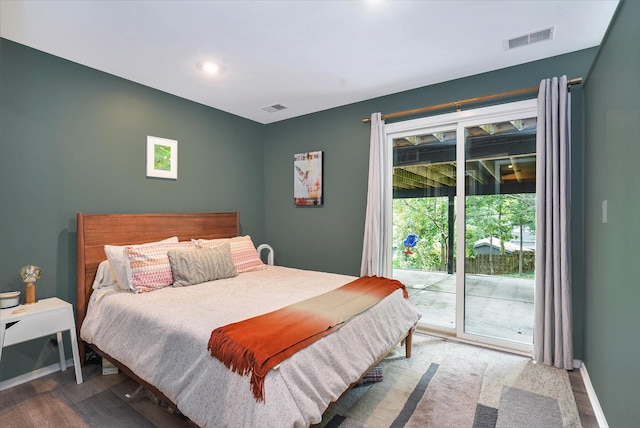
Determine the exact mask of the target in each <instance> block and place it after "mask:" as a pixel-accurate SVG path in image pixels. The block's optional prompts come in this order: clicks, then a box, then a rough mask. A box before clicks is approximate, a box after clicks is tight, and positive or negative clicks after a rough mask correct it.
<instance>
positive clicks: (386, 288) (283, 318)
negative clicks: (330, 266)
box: [207, 276, 409, 401]
mask: <svg viewBox="0 0 640 428" xmlns="http://www.w3.org/2000/svg"><path fill="white" fill-rule="evenodd" d="M398 289H401V290H403V294H404V297H405V298H409V295H408V293H407V289H406V288H405V286H404V285H403V284H402V283H401V282H400V281H397V280H394V279H389V278H382V277H377V276H364V277H361V278H358V279H356V280H354V281H352V282H350V283H348V284H346V285H343V286H342V287H340V288H337V289H335V290H332V291H329V292H328V293H325V294H321V295H319V296H316V297H312V298H311V299H308V300H304V301H302V302H298V303H294V304H292V305H290V306H286V307H284V308H281V309H278V310H276V311H273V312H270V313H267V314H264V315H259V316H257V317H254V318H249V319H246V320H243V321H239V322H236V323H233V324H228V325H226V326H223V327H220V328H217V329H215V330H213V332H212V333H211V338H210V339H209V346H208V348H207V349H208V350H209V351H210V352H211V356H213V357H215V358H217V359H219V360H220V361H221V362H222V363H224V365H225V366H227V367H228V368H229V369H231V370H232V371H234V372H235V373H238V374H240V375H242V376H245V375H247V374H250V375H251V379H250V382H251V389H252V391H253V395H254V396H255V398H256V400H258V401H264V378H265V376H266V375H267V372H268V371H269V370H270V369H272V368H273V367H274V366H276V365H277V364H279V363H281V362H282V361H284V360H286V359H287V358H289V357H290V356H291V355H293V354H294V353H296V352H297V351H299V350H300V349H303V348H305V347H306V346H309V345H310V344H311V343H313V342H315V341H316V340H318V339H320V338H321V337H324V336H326V335H327V334H329V333H331V332H332V331H334V330H336V329H338V328H339V327H340V326H341V325H343V324H344V323H346V322H347V321H349V320H350V319H351V318H353V317H354V316H356V315H358V314H360V313H362V312H364V311H366V310H367V309H369V308H370V307H372V306H374V305H375V304H376V303H378V302H379V301H380V300H382V299H384V298H385V297H386V296H388V295H389V294H391V293H393V292H394V291H395V290H398Z"/></svg>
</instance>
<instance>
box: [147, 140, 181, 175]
mask: <svg viewBox="0 0 640 428" xmlns="http://www.w3.org/2000/svg"><path fill="white" fill-rule="evenodd" d="M147 177H154V178H167V179H171V180H177V179H178V142H177V141H176V140H169V139H167V138H160V137H153V136H150V135H148V136H147Z"/></svg>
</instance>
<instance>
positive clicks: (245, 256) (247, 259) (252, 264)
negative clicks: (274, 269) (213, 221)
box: [197, 235, 267, 273]
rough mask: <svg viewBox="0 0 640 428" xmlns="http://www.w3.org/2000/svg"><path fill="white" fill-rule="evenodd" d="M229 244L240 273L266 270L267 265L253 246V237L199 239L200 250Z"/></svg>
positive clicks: (234, 262)
mask: <svg viewBox="0 0 640 428" xmlns="http://www.w3.org/2000/svg"><path fill="white" fill-rule="evenodd" d="M226 242H228V243H229V245H230V246H231V258H232V259H233V264H234V265H235V266H236V270H237V271H238V273H243V272H250V271H252V270H259V269H265V268H266V267H267V265H265V264H264V263H262V259H260V255H259V254H258V251H257V250H256V247H255V246H254V245H253V241H252V240H251V236H249V235H247V236H236V237H235V238H226V239H210V240H207V239H198V240H197V243H198V246H199V247H200V248H211V247H216V246H218V245H222V244H224V243H226Z"/></svg>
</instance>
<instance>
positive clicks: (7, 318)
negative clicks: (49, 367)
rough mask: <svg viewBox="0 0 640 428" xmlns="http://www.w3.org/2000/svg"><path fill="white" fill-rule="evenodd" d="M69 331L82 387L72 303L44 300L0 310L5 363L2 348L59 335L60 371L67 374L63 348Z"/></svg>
mask: <svg viewBox="0 0 640 428" xmlns="http://www.w3.org/2000/svg"><path fill="white" fill-rule="evenodd" d="M66 330H69V335H70V336H71V349H72V352H73V366H74V368H75V371H76V382H77V383H78V384H80V383H82V370H81V366H80V354H78V339H77V338H76V323H75V320H74V318H73V307H72V306H71V304H70V303H67V302H65V301H64V300H60V299H58V298H57V297H52V298H49V299H42V300H39V301H38V302H36V303H33V304H30V305H20V306H16V307H14V308H7V309H0V359H2V348H4V347H6V346H11V345H15V344H16V343H22V342H26V341H28V340H32V339H36V338H38V337H43V336H48V335H50V334H54V333H55V334H56V337H57V339H58V351H59V352H60V370H66V369H67V365H66V363H65V358H64V346H63V345H62V332H63V331H66Z"/></svg>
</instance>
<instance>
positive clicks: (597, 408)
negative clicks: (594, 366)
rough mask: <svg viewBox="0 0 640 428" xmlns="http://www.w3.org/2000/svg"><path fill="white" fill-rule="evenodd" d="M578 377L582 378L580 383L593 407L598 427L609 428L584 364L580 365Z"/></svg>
mask: <svg viewBox="0 0 640 428" xmlns="http://www.w3.org/2000/svg"><path fill="white" fill-rule="evenodd" d="M580 375H581V376H582V382H584V387H585V389H586V390H587V395H588V396H589V401H590V402H591V407H593V413H594V415H595V417H596V420H597V421H598V425H599V426H600V428H609V424H608V423H607V419H606V418H605V417H604V412H603V411H602V407H601V406H600V401H598V397H597V396H596V390H595V389H593V385H592V384H591V379H590V378H589V373H588V372H587V366H585V365H584V362H582V364H580Z"/></svg>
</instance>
